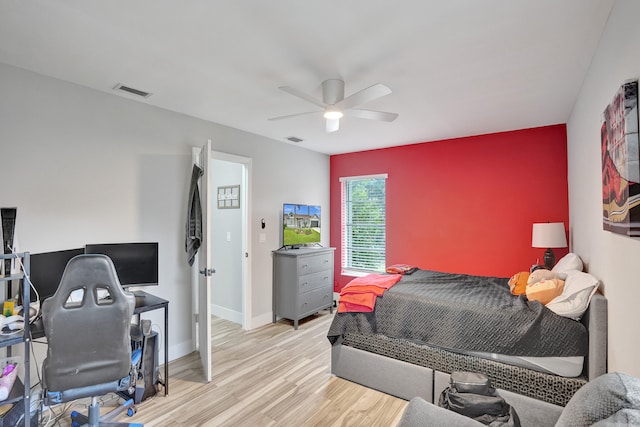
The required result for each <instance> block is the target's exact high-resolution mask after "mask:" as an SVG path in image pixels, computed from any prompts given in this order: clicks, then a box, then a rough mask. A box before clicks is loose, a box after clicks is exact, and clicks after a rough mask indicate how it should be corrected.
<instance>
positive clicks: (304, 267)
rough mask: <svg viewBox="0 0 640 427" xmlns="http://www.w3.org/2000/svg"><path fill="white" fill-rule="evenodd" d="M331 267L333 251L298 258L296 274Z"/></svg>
mask: <svg viewBox="0 0 640 427" xmlns="http://www.w3.org/2000/svg"><path fill="white" fill-rule="evenodd" d="M331 268H333V253H324V254H318V255H315V256H307V257H300V258H298V274H299V275H301V276H302V275H305V274H311V273H317V272H318V271H322V270H327V269H331Z"/></svg>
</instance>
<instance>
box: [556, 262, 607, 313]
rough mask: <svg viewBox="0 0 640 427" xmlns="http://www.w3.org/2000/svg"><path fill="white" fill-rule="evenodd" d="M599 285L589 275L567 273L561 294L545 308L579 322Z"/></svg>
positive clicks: (574, 271) (579, 272) (573, 272)
mask: <svg viewBox="0 0 640 427" xmlns="http://www.w3.org/2000/svg"><path fill="white" fill-rule="evenodd" d="M599 285H600V281H599V280H598V279H596V278H595V277H594V276H592V275H591V274H588V273H583V272H581V271H577V270H572V271H569V272H567V278H566V280H565V282H564V289H563V291H562V294H560V295H558V296H557V297H555V298H554V299H552V300H551V301H549V303H548V304H547V308H548V309H550V310H552V311H554V312H555V313H556V314H559V315H560V316H564V317H569V318H571V319H575V320H580V317H581V316H582V315H583V314H584V312H585V311H586V310H587V307H589V302H590V301H591V297H592V296H593V294H595V293H596V290H598V286H599Z"/></svg>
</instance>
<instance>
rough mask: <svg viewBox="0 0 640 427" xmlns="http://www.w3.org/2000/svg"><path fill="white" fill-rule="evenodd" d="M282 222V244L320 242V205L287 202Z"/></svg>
mask: <svg viewBox="0 0 640 427" xmlns="http://www.w3.org/2000/svg"><path fill="white" fill-rule="evenodd" d="M282 222H283V223H282V246H285V247H286V246H290V247H298V246H305V245H310V244H315V243H319V242H320V236H321V231H320V230H321V225H322V224H321V216H320V206H316V205H298V204H292V203H285V204H284V205H283V208H282Z"/></svg>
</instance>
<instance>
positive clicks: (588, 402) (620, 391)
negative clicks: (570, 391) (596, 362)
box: [556, 372, 640, 427]
mask: <svg viewBox="0 0 640 427" xmlns="http://www.w3.org/2000/svg"><path fill="white" fill-rule="evenodd" d="M596 423H597V424H596ZM639 423H640V379H639V378H635V377H632V376H630V375H627V374H622V373H618V372H613V373H608V374H604V375H601V376H599V377H598V378H596V379H594V380H593V381H589V382H588V383H587V384H585V385H584V386H582V388H581V389H580V390H578V391H577V392H576V394H574V395H573V397H572V398H571V400H570V401H569V403H567V406H566V407H565V408H564V410H563V411H562V414H561V415H560V418H558V422H557V424H556V426H557V427H564V426H572V427H576V426H591V425H594V424H596V425H599V426H607V425H620V424H623V425H624V424H627V425H638V424H639Z"/></svg>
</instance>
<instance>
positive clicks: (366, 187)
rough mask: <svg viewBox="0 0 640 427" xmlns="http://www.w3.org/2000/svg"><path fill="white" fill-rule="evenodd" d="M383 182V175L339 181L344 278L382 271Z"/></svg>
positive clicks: (384, 241) (383, 269)
mask: <svg viewBox="0 0 640 427" xmlns="http://www.w3.org/2000/svg"><path fill="white" fill-rule="evenodd" d="M386 180H387V175H386V174H383V175H368V176H356V177H345V178H340V182H341V183H342V273H343V274H347V275H360V274H363V273H366V272H372V271H375V272H384V271H385V261H386V207H385V206H386V202H385V188H386Z"/></svg>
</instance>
